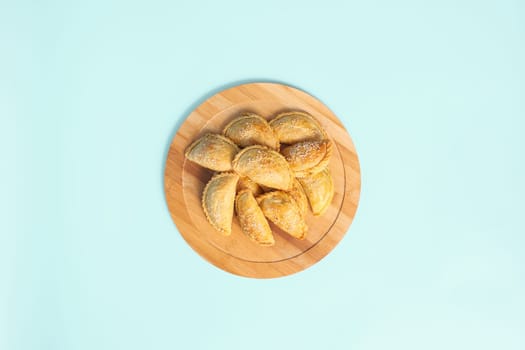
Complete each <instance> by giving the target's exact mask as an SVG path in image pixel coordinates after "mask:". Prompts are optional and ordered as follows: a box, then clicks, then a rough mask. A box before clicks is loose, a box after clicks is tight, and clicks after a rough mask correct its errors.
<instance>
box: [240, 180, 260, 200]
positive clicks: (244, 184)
mask: <svg viewBox="0 0 525 350" xmlns="http://www.w3.org/2000/svg"><path fill="white" fill-rule="evenodd" d="M242 190H250V192H252V193H253V195H254V196H258V195H259V194H261V193H262V192H263V189H262V188H261V186H259V185H258V184H256V183H255V182H253V181H252V180H250V178H249V177H240V178H239V181H238V182H237V192H241V191H242Z"/></svg>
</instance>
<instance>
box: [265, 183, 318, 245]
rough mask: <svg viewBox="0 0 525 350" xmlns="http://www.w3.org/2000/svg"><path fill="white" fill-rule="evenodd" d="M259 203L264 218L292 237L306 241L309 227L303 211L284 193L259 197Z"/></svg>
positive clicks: (268, 193)
mask: <svg viewBox="0 0 525 350" xmlns="http://www.w3.org/2000/svg"><path fill="white" fill-rule="evenodd" d="M257 202H258V203H259V206H260V207H261V209H262V212H263V213H264V216H266V217H267V218H268V220H270V221H271V222H273V223H274V224H275V225H277V226H278V227H279V228H280V229H282V230H283V231H285V232H286V233H288V234H290V235H291V236H293V237H295V238H298V239H304V238H305V237H306V232H307V231H308V227H307V226H306V222H305V221H304V217H303V215H302V214H301V209H300V208H299V206H298V205H297V203H296V202H295V200H294V199H293V198H292V196H291V195H290V194H288V193H286V192H284V191H272V192H267V193H265V194H262V195H260V196H259V197H257Z"/></svg>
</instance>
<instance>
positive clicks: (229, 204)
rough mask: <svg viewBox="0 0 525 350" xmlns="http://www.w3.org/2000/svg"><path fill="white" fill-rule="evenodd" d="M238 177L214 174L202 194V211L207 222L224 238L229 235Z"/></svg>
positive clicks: (230, 174)
mask: <svg viewBox="0 0 525 350" xmlns="http://www.w3.org/2000/svg"><path fill="white" fill-rule="evenodd" d="M238 180H239V175H237V174H235V173H232V172H228V173H218V174H215V175H214V176H213V177H212V178H211V179H210V181H208V183H207V184H206V187H204V191H203V192H202V200H201V202H202V209H203V210H204V214H205V215H206V219H207V220H208V222H209V223H210V224H211V225H212V226H213V228H215V229H216V230H217V231H219V232H220V233H222V234H223V235H225V236H229V235H230V234H231V226H232V219H233V208H234V201H235V190H236V187H237V181H238Z"/></svg>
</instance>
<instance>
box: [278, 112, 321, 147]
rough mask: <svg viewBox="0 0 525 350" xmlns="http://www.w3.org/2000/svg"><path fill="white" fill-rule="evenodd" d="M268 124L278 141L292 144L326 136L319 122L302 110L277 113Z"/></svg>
mask: <svg viewBox="0 0 525 350" xmlns="http://www.w3.org/2000/svg"><path fill="white" fill-rule="evenodd" d="M270 126H271V127H272V129H273V131H274V132H275V134H276V135H277V138H278V139H279V142H281V143H286V144H289V145H291V144H294V143H297V142H300V141H307V140H323V139H326V138H327V135H326V132H325V131H324V130H323V128H322V126H321V124H319V122H318V121H317V120H315V118H314V117H312V116H311V115H309V114H307V113H304V112H286V113H281V114H279V115H277V116H276V117H275V118H274V119H272V120H271V121H270Z"/></svg>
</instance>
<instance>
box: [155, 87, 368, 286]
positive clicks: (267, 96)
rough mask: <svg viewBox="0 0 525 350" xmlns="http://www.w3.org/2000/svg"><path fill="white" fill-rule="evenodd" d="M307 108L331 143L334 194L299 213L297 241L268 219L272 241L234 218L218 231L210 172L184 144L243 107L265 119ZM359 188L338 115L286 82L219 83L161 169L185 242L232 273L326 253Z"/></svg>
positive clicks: (276, 271) (289, 264)
mask: <svg viewBox="0 0 525 350" xmlns="http://www.w3.org/2000/svg"><path fill="white" fill-rule="evenodd" d="M293 110H298V111H303V112H306V113H309V114H311V115H313V116H314V117H315V118H316V119H317V120H318V121H319V122H320V123H321V125H322V126H323V128H324V129H325V130H326V131H327V133H328V135H329V137H330V138H331V140H332V141H333V143H334V145H335V148H334V152H333V156H332V159H331V161H330V164H329V168H330V170H331V172H332V176H333V179H334V187H335V194H334V198H333V200H332V204H331V205H330V207H329V208H328V210H327V211H326V213H325V214H324V215H322V216H320V217H314V216H313V215H312V213H311V212H309V213H308V214H307V216H306V222H307V224H308V227H309V230H308V236H307V238H306V239H305V240H297V239H294V238H292V237H290V236H289V235H287V234H286V233H284V232H282V231H280V230H279V229H278V228H277V227H276V226H274V225H271V227H272V230H273V231H274V236H275V246H273V247H261V246H258V245H256V244H255V243H253V242H252V241H251V240H250V239H249V238H248V237H246V236H245V235H244V234H243V233H242V232H241V230H240V227H239V223H238V221H237V219H236V218H234V221H233V227H232V234H231V236H227V237H225V236H223V235H221V234H220V233H218V232H217V231H215V230H214V229H213V227H212V226H211V225H210V224H209V223H208V222H207V221H206V218H205V216H204V213H203V210H202V207H201V195H202V191H203V189H204V186H205V185H206V183H207V182H208V180H209V179H210V178H211V176H212V172H211V171H209V170H206V169H204V168H201V167H199V166H198V165H196V164H194V163H192V162H190V161H187V160H186V159H185V158H184V150H185V149H186V147H187V146H188V145H189V144H191V143H192V142H193V141H194V140H195V139H197V138H198V137H199V136H201V135H202V134H203V133H205V132H215V133H221V131H222V130H223V128H224V126H225V125H226V124H227V123H228V122H230V121H231V120H232V119H233V118H235V117H236V116H237V115H238V114H240V113H242V112H254V113H257V114H259V115H261V116H263V117H265V118H266V119H268V120H270V119H271V118H272V117H274V116H275V115H277V114H279V113H281V112H284V111H293ZM360 188H361V174H360V169H359V160H358V157H357V153H356V151H355V147H354V145H353V143H352V140H351V138H350V136H349V135H348V133H347V131H346V130H345V128H344V127H343V125H342V124H341V122H340V121H339V119H338V118H337V117H336V116H335V115H334V114H333V113H332V112H331V111H330V110H329V109H328V108H327V107H326V106H325V105H324V104H322V103H321V102H320V101H319V100H317V99H316V98H314V97H313V96H311V95H309V94H307V93H305V92H303V91H301V90H298V89H295V88H292V87H290V86H286V85H282V84H274V83H252V84H244V85H239V86H236V87H233V88H230V89H227V90H224V91H222V92H220V93H218V94H216V95H214V96H212V97H210V98H209V99H208V100H206V101H205V102H204V103H202V104H201V105H200V106H199V107H197V108H196V109H195V110H194V111H193V112H192V113H191V114H190V115H189V116H188V117H187V119H186V121H185V122H184V123H183V124H182V126H181V127H180V129H179V131H178V132H177V134H176V135H175V137H174V138H173V141H172V143H171V146H170V150H169V152H168V157H167V160H166V167H165V174H164V190H165V194H166V201H167V204H168V209H169V211H170V214H171V217H172V218H173V221H174V222H175V224H176V225H177V228H178V230H179V232H180V233H181V235H182V236H183V237H184V239H185V240H186V242H188V244H189V245H190V246H191V247H192V248H193V249H194V250H195V251H196V252H197V253H199V254H200V255H201V256H202V257H203V258H205V259H206V260H208V261H209V262H211V263H212V264H214V265H215V266H217V267H219V268H221V269H223V270H225V271H228V272H231V273H233V274H237V275H241V276H246V277H254V278H273V277H280V276H286V275H290V274H293V273H295V272H298V271H301V270H303V269H305V268H307V267H309V266H311V265H312V264H314V263H316V262H317V261H319V260H321V259H322V258H323V257H324V256H326V255H327V254H328V253H329V252H330V251H331V250H332V249H333V248H334V247H335V246H336V245H337V243H338V242H339V241H340V240H341V239H342V238H343V236H344V235H345V233H346V231H347V230H348V228H349V227H350V224H351V223H352V220H353V218H354V215H355V212H356V210H357V205H358V202H359V194H360Z"/></svg>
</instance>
